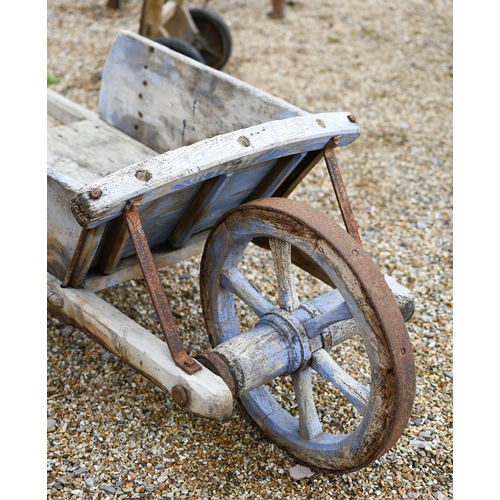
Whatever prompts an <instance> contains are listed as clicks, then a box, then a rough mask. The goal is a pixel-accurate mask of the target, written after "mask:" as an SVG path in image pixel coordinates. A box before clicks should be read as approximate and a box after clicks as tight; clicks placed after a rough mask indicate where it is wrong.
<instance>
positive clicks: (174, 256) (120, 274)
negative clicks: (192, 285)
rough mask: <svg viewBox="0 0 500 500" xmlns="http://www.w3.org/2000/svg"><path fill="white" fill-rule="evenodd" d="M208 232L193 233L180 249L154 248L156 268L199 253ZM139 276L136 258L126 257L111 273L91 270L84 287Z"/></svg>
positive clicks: (106, 285)
mask: <svg viewBox="0 0 500 500" xmlns="http://www.w3.org/2000/svg"><path fill="white" fill-rule="evenodd" d="M208 233H209V231H204V232H202V233H198V234H195V235H194V236H193V237H192V238H191V239H190V240H189V243H188V244H187V245H186V246H185V247H183V248H181V249H180V250H172V249H171V248H163V249H155V250H154V251H153V252H152V254H153V260H154V262H155V266H156V268H157V269H162V268H164V267H169V266H172V265H174V264H177V263H178V262H181V261H183V260H185V259H188V258H190V257H194V256H196V255H200V254H201V253H202V252H203V246H204V245H205V240H206V239H207V236H208ZM141 276H142V273H141V268H140V267H139V263H138V262H137V259H136V258H135V257H128V258H126V259H122V260H121V261H120V263H119V264H118V266H117V268H116V269H115V271H114V272H113V274H110V275H104V274H102V273H100V272H98V271H96V270H91V271H90V272H89V273H88V275H87V278H86V279H85V287H86V288H87V289H88V290H91V291H94V292H97V291H98V290H103V289H104V288H109V287H111V286H114V285H117V284H119V283H124V282H125V281H129V280H131V279H134V278H139V277H141Z"/></svg>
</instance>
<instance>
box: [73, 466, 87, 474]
mask: <svg viewBox="0 0 500 500" xmlns="http://www.w3.org/2000/svg"><path fill="white" fill-rule="evenodd" d="M87 470H88V469H87V467H85V465H84V466H83V467H78V469H76V470H75V471H73V474H74V475H75V476H79V475H80V474H85V473H86V472H87Z"/></svg>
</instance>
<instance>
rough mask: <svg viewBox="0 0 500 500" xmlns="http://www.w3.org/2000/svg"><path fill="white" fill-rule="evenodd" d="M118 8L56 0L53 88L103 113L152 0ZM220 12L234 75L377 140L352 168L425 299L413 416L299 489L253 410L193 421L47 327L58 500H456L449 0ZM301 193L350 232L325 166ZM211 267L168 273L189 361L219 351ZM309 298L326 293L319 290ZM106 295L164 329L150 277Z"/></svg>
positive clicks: (381, 229) (386, 261)
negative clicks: (211, 328)
mask: <svg viewBox="0 0 500 500" xmlns="http://www.w3.org/2000/svg"><path fill="white" fill-rule="evenodd" d="M121 3H122V8H121V10H119V11H112V10H108V9H106V1H105V0H99V1H97V2H83V1H76V2H75V1H72V2H70V1H68V0H48V3H47V13H48V24H47V28H48V29H47V36H48V41H47V49H48V50H47V56H48V60H47V71H48V74H49V75H50V76H51V77H52V78H53V79H54V80H55V82H56V83H53V84H52V85H51V88H53V89H54V90H56V91H58V92H60V93H61V94H63V95H64V96H67V97H69V98H71V99H72V100H74V101H75V102H77V103H80V104H84V105H86V106H87V107H89V108H90V109H92V110H96V109H97V101H98V93H99V86H100V75H101V73H102V68H103V65H104V62H105V59H106V55H107V53H108V51H109V48H110V46H111V44H112V42H113V40H114V38H115V36H116V34H117V33H118V31H119V30H121V29H130V30H132V31H137V30H138V24H139V18H140V6H141V2H140V1H138V0H128V1H125V0H122V1H121ZM190 5H191V6H202V5H203V2H195V1H193V2H190ZM208 6H209V7H210V8H212V9H213V10H215V11H217V12H219V13H220V14H221V15H222V17H223V18H224V20H225V21H226V23H227V24H228V25H229V27H230V28H231V32H232V34H233V39H234V47H233V53H232V56H231V59H230V61H229V63H228V64H227V65H226V66H225V68H224V71H225V72H227V73H229V74H231V75H233V76H235V77H237V78H239V79H241V80H243V81H245V82H247V83H249V84H251V85H254V86H255V87H258V88H260V89H262V90H265V91H267V92H269V93H271V94H274V95H276V96H278V97H280V98H282V99H284V100H286V101H288V102H291V103H293V104H295V105H297V106H299V107H301V108H304V109H306V110H308V111H310V112H324V111H349V112H351V113H353V114H354V115H355V116H356V117H357V120H358V122H359V123H360V125H361V128H362V134H361V136H360V138H359V139H358V140H357V141H355V142H354V143H353V144H352V145H350V146H348V147H347V148H345V149H343V150H341V151H340V152H339V154H338V160H339V164H340V167H341V169H342V173H343V177H344V182H345V184H346V187H347V191H348V193H349V195H350V200H351V204H352V207H353V210H354V213H355V215H356V217H357V223H358V227H359V228H360V232H361V233H362V239H363V245H364V246H365V248H366V249H367V251H368V252H370V253H371V254H372V255H373V258H374V259H375V260H376V262H377V264H378V266H379V268H380V269H381V271H383V272H385V273H388V274H390V275H391V276H393V277H394V278H395V279H397V280H398V281H399V282H400V283H401V284H402V285H404V286H407V287H408V288H410V289H411V290H412V291H413V293H414V294H415V299H416V311H415V315H414V317H413V319H412V320H411V321H410V322H409V324H408V330H409V333H410V337H411V340H412V343H413V346H414V354H415V361H416V368H417V395H416V399H415V405H414V411H413V415H412V417H411V421H410V422H409V425H408V427H407V429H406V430H405V432H404V434H403V435H402V437H401V439H400V440H399V441H398V443H397V444H396V445H395V446H394V447H393V448H392V449H391V450H390V451H389V452H387V453H386V454H385V455H384V456H383V457H381V458H380V459H379V460H377V461H376V462H374V463H373V464H372V465H371V466H369V467H367V468H365V469H363V470H361V471H358V472H355V473H350V474H344V475H331V474H327V473H324V472H320V471H316V470H313V471H312V472H313V475H312V476H311V477H309V478H305V479H303V480H294V479H293V478H292V477H291V476H290V472H289V469H290V468H291V467H293V466H294V465H296V463H295V461H294V460H293V459H292V458H291V457H290V456H289V455H288V454H287V453H286V452H285V451H283V450H280V449H279V448H278V447H277V446H275V445H273V443H272V442H270V441H269V440H268V439H266V438H265V437H264V436H263V435H262V433H261V432H260V431H259V429H258V428H257V427H256V426H255V425H254V424H253V423H252V421H251V420H250V418H249V417H248V416H246V414H245V412H244V410H243V408H242V407H241V405H240V404H239V403H235V405H234V412H233V415H232V418H231V419H230V420H229V421H227V422H224V423H214V422H211V421H208V420H205V419H203V418H200V417H196V416H192V415H190V414H186V413H185V412H184V411H182V410H181V409H180V408H178V407H177V406H176V405H175V404H174V403H173V401H172V400H171V398H170V396H169V395H166V394H164V393H163V392H162V391H160V390H159V389H158V388H156V387H155V386H153V385H152V384H151V383H150V382H149V381H147V380H146V379H145V378H143V377H142V376H140V375H138V374H137V373H136V372H134V371H133V370H131V369H129V368H128V367H127V366H126V365H125V364H123V363H122V362H120V361H119V360H118V359H116V358H115V357H114V356H112V355H109V354H108V353H106V352H105V351H104V350H103V349H102V348H101V347H100V346H98V345H97V344H95V343H94V342H93V341H92V340H90V339H88V338H87V337H86V336H85V335H83V334H82V333H81V332H79V331H77V330H74V329H73V328H71V327H68V326H66V325H63V324H61V323H60V322H58V321H57V320H56V319H54V318H52V317H48V323H47V325H48V333H47V340H48V343H47V360H48V368H47V373H48V381H47V385H48V387H47V393H48V394H47V432H48V434H47V459H48V469H47V487H48V490H47V491H48V498H51V499H52V498H54V499H55V498H64V499H77V498H84V499H87V498H88V499H90V498H92V499H101V498H102V499H108V498H113V499H132V498H143V499H145V498H148V499H149V498H151V499H161V498H209V499H229V498H235V499H240V498H256V499H260V498H265V499H267V498H269V499H304V498H314V499H329V498H335V499H344V498H345V499H348V498H356V499H373V498H381V499H386V498H391V499H392V498H394V499H416V498H419V499H421V500H431V499H437V500H441V499H445V498H446V499H451V498H453V489H452V478H453V455H452V454H453V431H452V428H453V405H452V397H453V359H452V354H453V345H452V339H453V336H452V331H453V315H452V300H453V297H452V291H453V290H452V243H453V240H452V79H453V68H452V62H453V58H452V2H451V1H450V0H435V1H431V0H394V1H392V2H381V1H379V0H351V1H349V2H335V5H334V6H333V7H332V6H331V2H327V1H319V0H315V1H312V2H305V1H302V2H298V1H297V2H295V1H294V2H290V3H287V5H286V16H285V18H284V19H283V20H274V19H270V18H269V17H268V16H267V13H268V12H269V11H270V7H271V3H270V2H267V1H266V2H256V1H229V0H227V1H226V0H223V1H214V0H212V1H210V2H209V5H208ZM48 125H49V126H52V125H54V124H53V123H48ZM292 197H293V198H295V199H300V200H304V201H307V202H308V203H309V204H310V205H312V206H314V207H315V208H317V209H319V210H321V211H323V212H325V213H327V214H328V215H330V216H331V217H332V218H333V219H334V220H336V221H337V222H339V223H340V217H339V214H338V206H337V204H336V202H335V201H334V197H333V196H332V194H331V187H329V180H328V177H327V175H325V166H324V163H322V162H321V163H319V164H318V166H317V167H316V168H315V169H314V170H313V172H312V173H311V174H310V176H309V177H308V179H307V180H306V182H304V183H303V184H302V185H301V186H300V188H299V189H298V190H297V192H296V193H295V194H294V195H293V196H292ZM254 262H255V259H254ZM263 265H265V261H264V260H262V266H263ZM198 270H199V259H198V258H194V259H190V260H188V261H185V262H183V263H181V264H179V265H177V266H174V267H172V268H169V269H165V270H162V273H161V274H162V280H163V284H164V286H165V290H166V292H167V295H168V296H169V298H170V299H171V307H172V310H173V312H174V314H175V316H176V319H177V320H178V327H179V331H180V333H181V336H182V337H183V339H184V341H185V343H186V345H187V347H188V350H190V351H191V352H196V351H199V350H204V349H207V348H208V341H207V338H206V335H205V333H204V327H203V323H202V321H201V306H200V301H199V284H198V275H199V273H198ZM259 271H261V272H262V268H257V269H256V274H257V275H258V274H259ZM299 280H301V282H302V280H303V277H302V276H299ZM263 286H265V285H263ZM301 286H302V287H303V288H301V290H311V293H314V292H315V291H316V290H315V287H316V284H315V283H313V284H310V285H306V284H305V283H303V282H302V285H301ZM306 286H309V287H310V288H306ZM102 295H103V296H105V297H106V298H107V299H108V300H110V301H111V302H112V303H113V304H114V305H115V306H116V307H117V308H119V309H120V310H122V311H123V312H125V313H127V314H129V315H130V316H131V317H133V318H134V319H135V320H136V321H138V322H139V323H141V324H143V325H144V326H146V327H148V328H149V329H150V330H151V331H154V332H155V333H158V327H157V325H156V323H155V321H154V317H153V314H152V306H151V304H150V302H149V300H148V295H147V292H146V288H145V285H144V282H143V281H142V280H134V281H132V282H129V283H127V284H124V285H121V286H119V287H116V288H115V289H112V290H110V291H107V292H105V293H102ZM341 354H343V353H341ZM350 359H351V361H352V362H356V361H357V358H356V355H354V354H353V355H352V358H350ZM336 417H337V416H336ZM338 418H340V417H338Z"/></svg>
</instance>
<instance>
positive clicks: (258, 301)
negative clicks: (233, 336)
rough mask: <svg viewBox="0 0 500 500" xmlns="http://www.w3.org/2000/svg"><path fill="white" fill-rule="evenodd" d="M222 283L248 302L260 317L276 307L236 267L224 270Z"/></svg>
mask: <svg viewBox="0 0 500 500" xmlns="http://www.w3.org/2000/svg"><path fill="white" fill-rule="evenodd" d="M221 284H222V286H223V287H225V288H227V289H228V290H229V291H231V292H232V293H233V294H234V295H236V296H237V297H239V298H240V299H241V300H242V301H243V302H244V303H245V304H247V305H248V306H249V307H250V308H251V309H252V311H253V312H254V313H255V314H256V315H257V316H258V317H259V318H261V317H262V316H263V315H264V314H266V313H268V312H271V311H272V310H273V309H275V306H273V305H272V304H271V303H270V302H269V301H267V300H266V299H265V298H264V297H262V295H261V294H260V293H259V292H257V290H255V288H254V287H253V286H252V285H251V284H250V283H249V282H248V280H247V279H246V278H245V277H244V276H243V274H241V272H240V271H239V270H238V268H236V267H231V268H229V269H226V270H225V271H223V272H222V274H221Z"/></svg>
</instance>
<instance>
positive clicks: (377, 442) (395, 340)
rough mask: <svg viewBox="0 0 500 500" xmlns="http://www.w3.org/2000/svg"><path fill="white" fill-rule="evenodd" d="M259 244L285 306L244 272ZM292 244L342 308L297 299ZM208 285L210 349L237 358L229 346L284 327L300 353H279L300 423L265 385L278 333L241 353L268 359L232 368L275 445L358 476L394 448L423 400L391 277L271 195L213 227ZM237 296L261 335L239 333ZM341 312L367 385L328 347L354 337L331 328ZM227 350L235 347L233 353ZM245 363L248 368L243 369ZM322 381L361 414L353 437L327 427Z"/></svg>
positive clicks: (302, 209) (336, 233)
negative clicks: (318, 388) (267, 251)
mask: <svg viewBox="0 0 500 500" xmlns="http://www.w3.org/2000/svg"><path fill="white" fill-rule="evenodd" d="M255 238H269V246H270V248H271V252H272V256H273V261H274V266H275V268H276V280H277V288H278V290H279V293H278V296H279V300H278V304H277V305H273V304H272V303H271V302H270V301H268V300H266V299H265V298H264V297H263V296H262V295H261V294H260V293H259V292H258V291H257V290H256V289H255V287H253V286H252V285H251V284H250V282H249V281H248V280H246V279H245V278H244V277H243V276H242V274H243V273H242V272H241V271H240V270H239V269H238V264H239V263H240V262H241V260H242V258H243V256H244V253H245V250H246V249H247V247H248V245H249V243H250V242H251V241H252V240H253V239H255ZM292 246H293V247H296V248H298V249H300V250H301V251H302V252H304V253H305V254H307V255H308V256H309V257H310V258H311V259H312V260H313V261H314V262H315V263H316V264H318V265H319V266H320V267H321V268H322V269H323V271H324V272H326V274H327V275H328V276H329V278H330V279H331V281H332V282H333V283H334V284H335V287H336V289H337V290H338V292H340V295H341V298H342V299H343V301H345V302H342V303H341V304H339V303H337V304H336V306H335V307H334V309H336V311H333V310H331V311H323V312H321V313H318V312H317V311H316V313H315V312H314V311H311V307H309V306H308V305H307V304H308V303H309V304H310V299H311V298H312V297H305V298H302V297H299V294H298V293H297V290H296V287H295V284H294V275H293V273H294V271H293V266H292V265H291V263H290V262H291V257H290V256H291V247H292ZM200 280H201V297H202V306H203V312H204V317H205V322H206V327H207V330H208V334H209V336H210V342H211V344H212V347H214V350H213V351H212V352H216V351H220V352H221V353H223V354H224V353H225V354H224V356H223V357H224V359H229V356H228V354H227V353H228V352H229V348H231V349H234V345H235V344H236V342H238V341H239V339H243V338H244V337H245V335H247V337H248V339H246V340H245V342H252V339H253V338H255V339H257V338H258V337H259V335H261V334H260V333H259V332H262V331H264V330H265V329H266V328H267V329H269V328H271V327H270V326H269V325H272V324H276V325H278V326H277V327H276V329H277V330H280V335H281V336H282V337H286V338H287V342H289V345H290V346H292V347H291V348H290V352H288V353H286V352H285V353H282V354H281V357H282V358H283V362H282V364H283V366H285V365H286V366H287V367H288V368H287V370H288V372H286V371H284V370H281V372H279V375H280V377H281V378H283V377H291V380H292V384H288V386H291V387H292V388H293V391H294V393H295V400H296V407H297V409H296V410H298V412H297V411H295V413H298V415H297V416H294V415H293V414H292V412H291V411H290V410H289V409H287V408H285V406H284V405H282V404H280V402H278V400H279V398H277V397H275V395H273V393H272V391H271V390H270V388H269V386H266V385H265V383H266V382H270V381H271V380H272V379H273V378H275V374H276V373H278V371H277V370H278V369H277V368H276V366H277V365H278V364H279V363H276V362H275V360H276V359H278V357H279V353H278V355H277V354H275V353H274V354H272V355H271V354H266V353H265V352H264V351H266V349H267V346H271V344H272V343H273V342H277V341H276V340H275V338H276V337H277V336H278V334H276V335H274V334H269V333H266V334H265V335H266V336H262V335H261V337H259V342H261V344H260V347H255V349H254V350H252V349H250V350H249V349H248V346H251V345H252V344H247V347H246V348H245V349H244V352H239V354H237V356H239V357H240V358H243V357H245V356H246V355H248V356H254V358H256V357H257V355H255V353H259V354H258V356H261V354H260V353H261V352H262V353H263V354H262V358H260V359H259V360H257V359H253V360H246V361H245V360H243V359H242V360H241V363H239V361H238V360H237V358H236V359H235V360H233V361H231V360H229V361H228V364H229V365H230V366H229V368H230V369H231V368H234V367H232V366H231V363H232V365H234V366H236V365H240V364H241V366H243V368H241V367H236V368H237V369H236V368H234V372H235V375H234V378H235V380H236V385H237V389H236V396H239V398H240V400H241V402H242V404H243V405H244V407H245V409H246V410H247V412H248V413H249V415H250V416H251V417H252V418H253V420H254V421H255V422H256V423H257V425H258V426H259V427H260V428H261V429H262V431H263V432H264V433H265V434H266V435H267V436H268V437H269V438H270V439H271V440H273V441H274V442H275V443H277V444H278V445H279V446H280V447H282V448H284V449H285V450H287V451H288V452H289V453H290V454H291V455H292V456H294V457H295V458H296V459H298V460H299V461H300V462H303V463H306V464H308V465H311V466H314V467H317V468H319V469H324V470H328V471H336V472H348V471H354V470H357V469H360V468H362V467H364V466H366V465H367V464H369V463H370V462H372V461H374V460H376V459H377V458H379V457H380V456H381V455H382V454H384V453H385V452H386V451H387V450H388V449H389V448H390V447H392V446H393V445H394V444H395V443H396V441H397V440H398V439H399V438H400V436H401V434H402V432H403V431H404V429H405V427H406V425H407V423H408V419H409V417H410V414H411V410H412V405H413V399H414V396H415V367H414V360H413V353H412V347H411V343H410V340H409V336H408V331H407V329H406V324H405V322H404V319H403V317H402V315H401V312H400V310H399V308H398V305H397V303H396V301H395V299H394V297H393V295H392V293H391V290H390V289H389V287H388V285H387V284H386V282H385V279H384V277H383V275H382V274H381V273H380V271H379V270H378V269H377V268H376V266H375V264H374V263H373V261H372V259H371V257H370V255H369V254H368V253H367V252H366V251H365V250H363V248H362V247H361V245H359V244H358V243H357V242H356V241H355V240H354V239H353V238H352V237H351V236H349V235H348V234H347V233H346V231H345V230H344V229H342V228H341V227H340V226H338V225H337V224H336V223H334V222H333V221H331V220H330V219H329V218H328V217H326V216H325V215H323V214H322V213H320V212H318V211H317V210H315V209H313V208H311V207H310V206H308V205H305V204H303V203H299V202H296V201H293V200H289V199H282V198H270V199H265V200H258V201H255V202H250V203H247V204H245V205H242V206H240V207H238V208H237V209H235V210H233V211H230V212H228V213H227V214H226V215H224V216H223V217H222V218H221V220H219V221H218V223H217V224H216V225H215V226H214V228H213V229H212V231H211V234H210V236H209V238H208V240H207V244H206V246H205V251H204V254H203V258H202V263H201V275H200ZM335 293H337V292H335ZM235 297H239V298H240V299H241V300H243V302H245V303H246V304H247V305H248V306H249V307H250V309H251V310H252V311H253V312H254V313H255V314H256V315H257V317H258V318H260V319H259V321H258V323H257V326H255V327H254V328H253V329H252V330H251V332H255V333H251V334H250V333H245V332H243V331H242V329H241V328H240V324H239V322H238V321H237V318H236V313H237V311H236V305H235V303H236V301H235ZM346 308H347V309H346ZM346 311H347V314H346ZM335 315H337V316H336V317H337V320H338V319H343V320H344V321H345V323H344V324H347V322H351V325H350V327H351V332H355V333H356V335H357V336H358V337H359V339H360V344H361V345H362V349H363V350H366V357H367V359H368V361H369V368H368V375H369V378H370V381H369V384H366V385H364V384H362V383H360V382H359V381H357V380H356V378H355V377H353V376H351V375H349V374H348V373H347V372H346V371H345V370H343V369H342V368H341V366H339V364H337V363H336V362H335V361H334V359H333V358H332V357H331V356H330V353H329V351H330V347H331V346H332V345H335V344H336V343H340V342H342V341H343V340H345V339H346V338H347V337H349V335H345V333H344V334H343V335H344V336H343V337H342V335H340V336H338V338H336V337H335V335H333V338H332V335H331V334H330V332H331V327H328V328H325V324H327V323H329V324H331V321H332V318H334V317H335ZM349 317H350V318H351V319H346V318H349ZM273 318H274V319H273ZM328 320H330V321H328ZM259 325H260V326H259ZM283 325H284V326H283ZM287 325H289V326H290V328H289V330H290V331H288V330H287V328H288V326H287ZM329 329H330V330H329ZM266 331H267V330H266ZM343 331H345V329H344V330H343ZM238 336H239V337H238ZM235 337H238V338H235ZM290 339H292V340H290ZM297 339H298V340H297ZM224 346H228V347H227V348H226V351H224ZM270 349H271V347H269V350H270ZM250 351H251V352H250ZM252 353H253V354H252ZM266 355H267V356H268V357H269V359H271V357H272V356H274V357H273V360H274V361H273V362H272V363H269V365H270V366H266V362H265V360H266V357H265V356H266ZM245 363H246V365H245ZM252 363H253V364H252ZM247 365H248V366H250V368H244V366H247ZM271 365H272V366H271ZM280 366H281V365H280ZM238 370H239V372H238V373H240V372H241V373H243V372H244V371H245V370H246V372H247V373H246V375H245V374H244V375H245V376H244V377H243V376H242V375H241V373H240V375H238V374H237V373H236V371H238ZM257 372H259V373H260V374H259V375H258V376H257V375H256V373H257ZM238 377H239V379H238ZM259 377H260V378H259ZM318 377H319V378H322V379H324V380H326V381H328V384H327V385H329V384H331V386H330V387H331V388H332V390H334V388H335V390H338V391H339V393H340V394H342V395H343V396H344V397H345V401H346V403H348V404H351V405H353V407H355V408H356V409H357V411H358V413H359V414H360V417H359V422H358V423H357V425H356V426H355V427H354V428H353V429H349V432H346V433H342V432H340V433H339V432H331V431H330V429H329V428H328V429H327V427H328V426H325V424H324V423H323V422H322V421H321V418H320V416H323V415H324V414H325V408H321V405H322V401H324V399H321V400H320V401H318V400H315V391H314V384H313V381H314V380H316V379H317V378H318ZM243 379H244V380H243ZM250 379H252V380H253V382H251V381H250ZM260 379H262V381H263V382H264V383H262V384H261V385H259V386H258V387H253V386H252V383H253V385H256V383H259V384H260V382H255V380H260ZM273 382H274V380H273ZM316 399H318V398H316ZM331 412H333V413H334V412H335V408H333V409H332V410H331ZM333 416H335V415H333Z"/></svg>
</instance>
